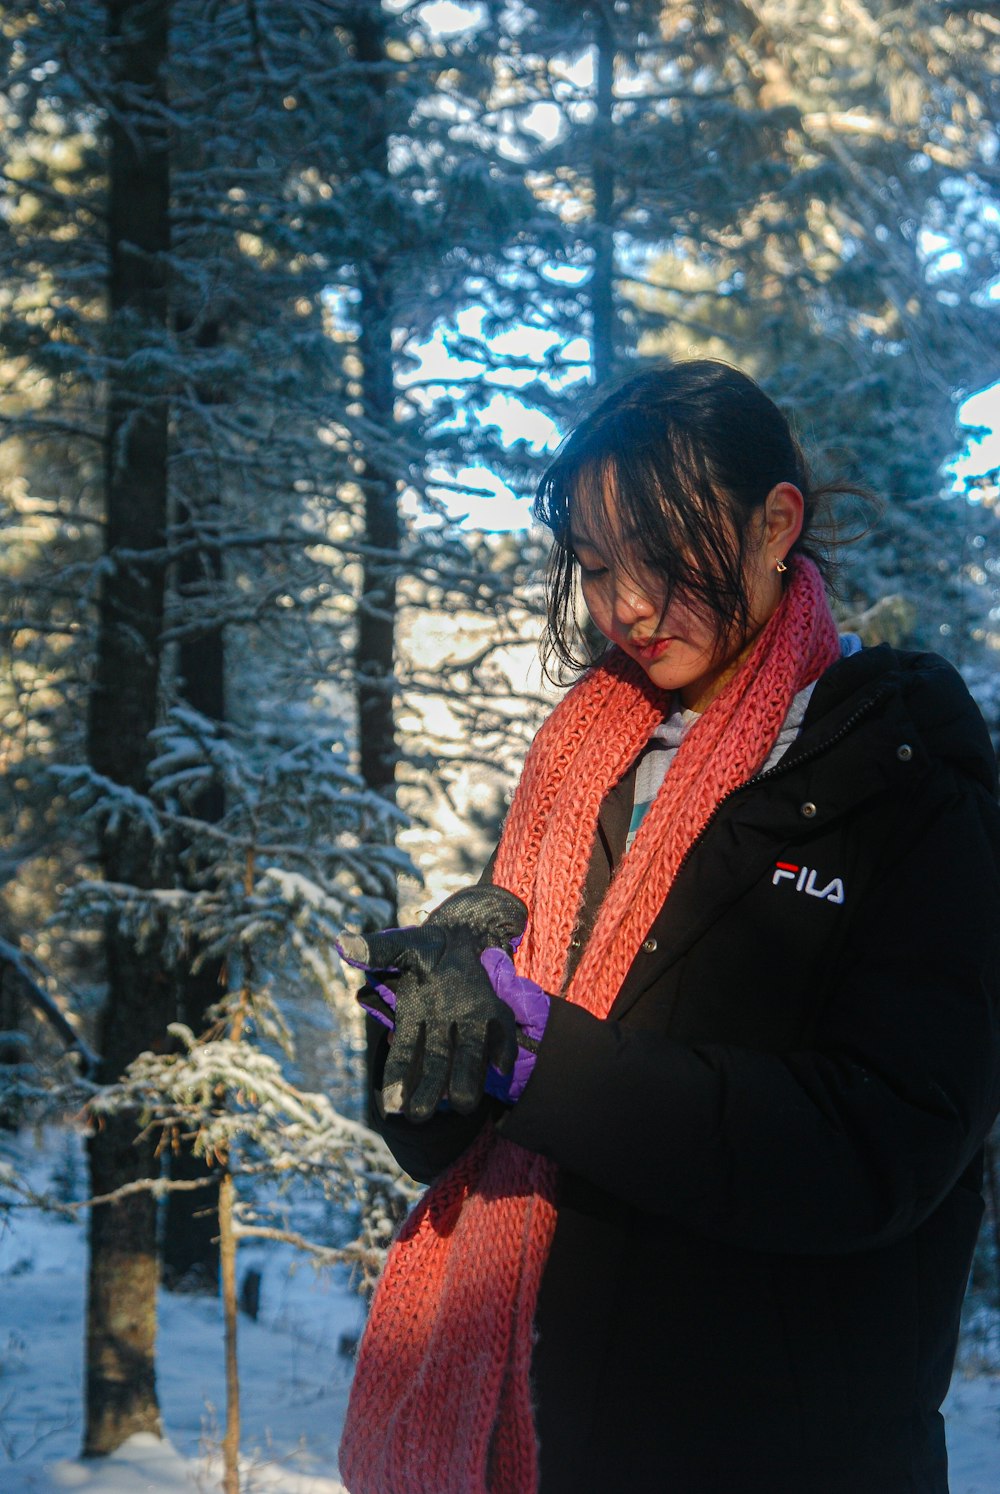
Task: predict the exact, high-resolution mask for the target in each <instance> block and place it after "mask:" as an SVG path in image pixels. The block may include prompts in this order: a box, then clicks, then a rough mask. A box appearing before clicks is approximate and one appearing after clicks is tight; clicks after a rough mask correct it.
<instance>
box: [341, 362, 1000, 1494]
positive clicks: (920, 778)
mask: <svg viewBox="0 0 1000 1494" xmlns="http://www.w3.org/2000/svg"><path fill="white" fill-rule="evenodd" d="M816 497H817V495H816V494H815V493H814V492H813V491H812V489H811V485H810V479H809V474H808V471H807V468H806V465H805V463H804V461H803V458H802V455H801V452H800V450H799V448H798V446H797V444H796V442H795V440H794V438H793V437H792V434H791V432H790V430H789V428H788V425H787V422H786V421H785V420H784V418H783V416H782V415H781V414H780V412H779V411H778V410H777V409H776V408H775V406H774V405H773V404H772V403H771V401H770V400H768V399H767V398H766V396H764V395H763V393H762V392H761V391H760V390H759V389H758V388H757V386H756V385H755V384H754V383H753V382H752V381H751V380H750V379H748V378H746V377H745V376H744V375H742V374H740V373H739V372H737V371H736V370H734V369H731V368H729V367H727V366H725V365H723V364H717V363H709V362H694V363H688V364H680V365H677V366H674V367H672V368H669V369H665V370H658V371H656V372H652V373H643V374H641V375H639V376H638V377H636V378H634V379H632V380H631V381H630V382H628V383H626V384H625V385H624V386H623V387H622V388H620V389H618V390H617V391H616V392H614V393H612V394H611V395H610V396H609V397H608V398H607V399H606V400H605V401H604V403H603V404H601V405H600V406H599V407H598V408H597V409H596V411H595V412H594V413H593V414H592V415H591V416H590V417H589V418H588V419H586V420H585V421H584V422H583V423H582V424H581V425H580V426H579V427H578V429H577V430H576V431H575V432H574V433H573V435H572V436H571V437H570V438H569V440H568V441H567V442H566V443H565V445H564V447H563V448H562V449H561V451H560V453H559V454H558V456H557V457H556V459H555V461H554V463H553V465H552V467H551V469H550V471H549V472H548V474H547V475H546V478H545V479H544V481H543V483H542V487H541V490H540V497H539V503H538V508H539V513H540V515H541V517H542V518H543V519H544V520H545V521H546V522H547V523H548V524H549V525H550V526H551V528H552V531H553V535H554V541H555V544H554V552H553V562H552V566H551V569H550V613H549V628H550V641H551V644H552V646H553V647H554V649H555V651H556V652H557V653H558V654H560V655H561V656H562V657H563V658H564V659H568V658H571V657H572V656H573V648H574V644H575V639H574V636H573V621H572V617H573V605H574V590H575V584H576V581H577V579H579V583H580V586H581V589H582V593H583V599H584V601H585V603H586V606H587V609H588V611H589V613H590V617H591V619H592V621H593V623H594V624H595V626H596V628H597V629H598V630H599V632H600V634H601V635H603V638H604V639H606V640H607V644H608V645H609V646H607V647H606V649H605V651H604V652H603V653H602V655H601V657H600V658H599V660H598V661H597V662H596V663H595V664H594V665H593V666H592V667H591V668H590V669H589V670H588V672H587V673H586V674H585V675H584V676H583V677H582V679H581V680H580V681H579V682H578V683H577V685H576V686H575V687H574V688H573V689H572V690H571V691H570V692H569V693H568V694H567V696H566V697H565V699H564V700H563V701H562V702H561V703H560V704H559V705H558V706H557V707H556V709H555V711H554V712H553V713H552V715H551V717H550V718H549V720H548V721H547V723H546V724H545V726H544V727H543V729H542V731H541V732H540V733H539V735H538V737H537V739H536V741H535V743H534V744H533V746H532V749H531V751H530V752H529V755H528V759H527V762H526V765H525V769H524V773H523V776H522V779H521V783H520V786H519V788H518V791H517V794H516V796H515V799H514V802H513V804H512V807H511V811H510V815H509V816H508V820H507V823H506V825H505V828H504V832H503V836H502V838H501V841H500V845H499V847H498V849H497V852H496V854H495V857H494V859H493V861H492V863H491V867H490V870H489V874H488V880H489V881H490V882H491V883H492V884H493V885H492V886H487V887H483V888H482V889H481V891H480V892H479V893H476V892H473V893H467V894H462V895H461V896H460V899H459V902H460V907H459V909H458V912H457V913H456V912H455V911H454V910H452V911H449V905H448V904H445V905H443V909H442V910H441V911H440V913H439V914H438V915H432V917H431V919H429V920H428V923H427V924H425V925H423V926H421V929H419V930H411V931H407V930H402V931H395V932H394V933H393V934H392V935H390V936H387V938H388V942H385V941H383V942H382V943H381V944H380V943H379V941H378V940H377V939H375V940H372V941H369V945H368V947H367V949H365V950H364V956H365V959H366V961H367V963H368V964H369V965H373V966H378V967H380V968H382V969H385V968H390V967H391V968H392V969H394V970H395V971H397V972H400V971H401V972H402V974H400V975H398V978H397V980H396V981H395V982H394V983H393V984H394V985H395V991H394V992H393V991H392V988H391V985H390V984H389V983H385V982H384V981H383V982H382V984H381V987H380V989H381V995H379V994H376V992H375V991H372V990H369V991H368V992H367V994H366V993H363V998H364V999H365V1001H366V1004H367V1005H368V1006H369V1009H370V1010H372V1011H374V1012H375V1013H376V1014H377V1015H378V1016H379V1017H380V1019H381V1020H382V1021H383V1023H384V1024H385V1025H386V1026H387V1027H392V1026H395V1029H396V1031H395V1037H394V1040H393V1042H392V1043H391V1045H389V1044H388V1043H386V1044H384V1045H383V1047H382V1050H381V1052H380V1054H379V1056H378V1064H377V1066H376V1085H377V1086H378V1085H380V1084H383V1083H384V1088H383V1090H382V1095H383V1103H384V1108H385V1109H386V1110H387V1111H388V1112H389V1113H387V1114H386V1117H385V1120H384V1134H385V1136H386V1138H387V1140H388V1142H389V1144H390V1146H391V1147H392V1148H393V1150H394V1151H395V1153H396V1155H397V1157H398V1158H399V1160H400V1162H401V1163H402V1165H403V1166H404V1167H405V1168H406V1169H407V1171H409V1172H411V1173H412V1174H413V1175H414V1176H415V1177H417V1178H419V1179H421V1180H427V1181H429V1180H432V1179H437V1182H436V1184H435V1186H434V1187H432V1188H431V1189H430V1190H429V1192H428V1193H427V1194H426V1195H425V1197H424V1199H423V1200H422V1202H421V1204H420V1205H419V1206H418V1209H417V1210H416V1211H415V1213H414V1215H413V1216H411V1219H410V1220H409V1221H408V1222H407V1224H406V1225H405V1226H404V1229H403V1232H402V1234H401V1236H400V1239H399V1241H398V1242H397V1243H396V1245H395V1246H394V1248H393V1251H392V1253H391V1255H390V1260H389V1263H388V1265H387V1268H386V1272H385V1274H384V1276H383V1280H382V1282H381V1284H380V1287H379V1290H378V1292H377V1294H376V1299H375V1303H374V1305H373V1310H372V1315H371V1320H370V1324H369V1329H368V1333H367V1335H366V1338H365V1341H364V1343H363V1345H362V1350H361V1354H360V1359H359V1365H358V1372H357V1376H356V1381H355V1386H354V1391H353V1394H352V1401H351V1407H350V1410H349V1414H348V1421H347V1427H346V1430H345V1436H344V1442H343V1445H342V1450H341V1452H342V1456H341V1466H342V1470H343V1474H344V1477H345V1481H346V1483H347V1486H348V1488H349V1489H350V1490H351V1494H374V1491H380V1494H400V1491H409V1490H413V1491H419V1494H470V1491H479V1490H489V1491H490V1494H530V1491H532V1490H534V1489H536V1488H539V1489H540V1490H541V1491H542V1494H563V1491H565V1494H569V1491H572V1494H598V1491H600V1494H610V1491H618V1490H623V1491H624V1490H633V1489H634V1490H639V1489H642V1490H652V1489H661V1488H662V1489H664V1490H666V1491H670V1494H757V1491H760V1494H904V1491H907V1494H910V1491H912V1494H946V1491H947V1487H948V1485H947V1465H946V1455H945V1443H944V1431H943V1424H942V1420H941V1416H940V1412H939V1409H938V1408H939V1406H940V1403H941V1401H942V1399H943V1397H944V1395H945V1392H946V1390H947V1386H948V1381H949V1377H950V1373H951V1367H952V1362H953V1357H954V1350H955V1343H956V1337H957V1329H958V1315H959V1307H960V1303H961V1299H962V1295H963V1290H964V1286H965V1282H966V1278H967V1273H968V1268H969V1263H970V1259H971V1254H972V1249H973V1245H974V1241H975V1237H976V1233H977V1228H978V1224H979V1219H980V1214H981V1209H982V1201H981V1198H980V1183H981V1148H982V1142H983V1139H984V1137H985V1135H986V1132H987V1130H988V1128H989V1126H990V1124H991V1122H992V1120H993V1117H994V1116H995V1114H996V1112H997V1109H998V1107H1000V1058H998V1052H1000V1034H998V992H1000V810H998V807H997V803H996V779H995V764H994V761H993V756H992V752H991V749H990V742H989V738H988V735H987V732H986V730H985V727H984V724H983V722H982V719H981V717H980V716H979V713H978V711H977V710H976V707H975V706H974V704H973V703H972V701H971V699H970V697H969V695H968V693H967V691H966V690H965V687H964V685H963V684H962V682H961V680H960V679H959V677H958V676H957V674H956V673H955V671H954V670H952V669H951V668H950V666H949V665H947V664H946V663H945V662H944V661H943V660H941V659H939V658H936V657H935V656H933V655H927V654H906V653H900V652H897V651H895V650H893V649H890V648H888V647H885V646H880V647H878V648H873V649H865V650H862V649H861V648H860V646H859V645H858V642H857V640H856V639H845V640H841V639H839V638H838V636H837V632H836V628H835V625H834V622H833V619H832V616H831V614H830V610H829V607H828V604H827V601H826V597H825V593H824V589H823V585H822V580H821V576H820V572H819V569H818V568H817V564H816V559H815V557H814V555H813V554H812V553H811V547H810V529H811V525H812V521H813V516H814V512H815V506H816ZM500 888H503V889H507V890H508V891H509V892H510V893H513V894H514V895H516V898H518V899H520V900H521V902H522V903H523V904H524V905H525V907H526V910H527V926H526V930H525V932H524V936H523V938H522V939H521V940H520V943H519V947H517V950H516V956H515V959H514V961H513V962H512V961H511V959H510V958H509V952H510V951H511V950H513V949H514V947H515V945H517V944H518V940H517V934H516V928H517V926H518V925H519V920H518V919H517V917H516V912H517V906H518V905H517V904H514V903H512V902H507V901H505V898H506V894H503V893H500V892H499V891H498V890H497V889H500ZM477 898H482V899H485V900H486V901H485V902H483V903H482V905H481V906H482V911H483V919H482V923H483V924H484V925H490V924H493V925H494V931H493V932H492V933H490V932H489V931H488V930H487V931H486V932H483V929H482V928H481V927H474V926H473V925H474V924H475V919H474V918H472V919H470V918H468V917H466V916H465V915H466V913H467V911H468V908H469V906H476V900H477ZM491 898H496V899H499V902H496V903H493V902H490V901H489V900H490V899H491ZM512 908H513V909H514V912H515V916H514V917H513V919H511V909H512ZM497 918H499V924H498V923H497ZM463 919H464V922H463ZM484 945H491V946H494V947H490V948H486V950H485V952H484V953H482V954H481V951H482V950H483V947H484ZM488 1064H489V1067H487V1065H488ZM484 1086H485V1089H486V1094H485V1095H484V1094H483V1087H484ZM449 1101H450V1103H449ZM432 1111H433V1113H431V1112H432Z"/></svg>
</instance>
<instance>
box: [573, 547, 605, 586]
mask: <svg viewBox="0 0 1000 1494" xmlns="http://www.w3.org/2000/svg"><path fill="white" fill-rule="evenodd" d="M573 559H574V560H575V561H576V563H577V565H578V566H579V567H580V575H581V577H582V578H583V580H584V581H596V580H597V579H598V577H600V576H606V575H607V573H608V568H607V566H606V565H602V564H601V562H600V560H595V561H594V563H593V565H587V563H586V561H585V560H584V559H583V558H582V557H581V555H580V552H579V551H578V550H574V551H573Z"/></svg>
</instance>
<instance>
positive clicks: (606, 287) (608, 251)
mask: <svg viewBox="0 0 1000 1494" xmlns="http://www.w3.org/2000/svg"><path fill="white" fill-rule="evenodd" d="M594 42H595V50H596V52H597V60H596V67H597V97H596V101H595V102H596V114H595V118H594V126H593V142H594V153H593V168H592V169H593V186H594V273H593V277H592V279H591V291H590V297H591V302H590V304H591V314H592V317H593V329H592V353H591V356H592V358H593V368H594V383H595V384H598V385H600V384H603V383H604V382H605V381H606V380H607V379H609V378H610V377H611V376H612V374H613V373H614V370H615V364H616V357H617V347H618V337H617V315H616V309H615V158H614V133H615V125H614V102H615V100H614V88H615V33H614V24H613V16H612V15H611V14H609V8H605V7H604V6H601V7H599V8H598V10H597V14H596V24H595V27H594Z"/></svg>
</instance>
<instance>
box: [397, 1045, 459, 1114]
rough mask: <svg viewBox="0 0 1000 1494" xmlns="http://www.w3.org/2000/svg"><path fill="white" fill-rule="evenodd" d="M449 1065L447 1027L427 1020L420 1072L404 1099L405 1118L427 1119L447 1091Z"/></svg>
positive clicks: (450, 1058) (450, 1059)
mask: <svg viewBox="0 0 1000 1494" xmlns="http://www.w3.org/2000/svg"><path fill="white" fill-rule="evenodd" d="M393 1046H395V1044H394V1045H393ZM451 1065H452V1053H451V1039H450V1034H449V1031H448V1029H447V1028H446V1027H443V1026H442V1025H441V1024H440V1023H436V1022H428V1023H427V1024H426V1027H425V1039H424V1049H423V1055H422V1059H421V1064H420V1075H419V1078H418V1079H417V1080H416V1082H415V1084H414V1085H413V1087H412V1090H410V1091H409V1092H408V1093H407V1095H406V1097H405V1099H404V1101H403V1114H404V1115H405V1116H406V1118H407V1120H411V1121H414V1122H416V1123H417V1124H419V1123H420V1122H421V1121H425V1120H429V1119H430V1117H431V1116H432V1115H433V1114H434V1112H435V1110H436V1109H437V1108H438V1106H439V1105H440V1103H441V1101H442V1100H443V1099H444V1097H445V1095H446V1094H447V1093H448V1089H449V1081H450V1075H451Z"/></svg>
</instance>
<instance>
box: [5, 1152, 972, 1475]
mask: <svg viewBox="0 0 1000 1494" xmlns="http://www.w3.org/2000/svg"><path fill="white" fill-rule="evenodd" d="M8 1151H13V1156H12V1158H11V1160H14V1161H15V1162H16V1163H17V1165H18V1169H19V1171H21V1172H22V1173H25V1174H27V1176H28V1177H29V1178H30V1180H31V1182H32V1183H33V1185H34V1186H36V1187H39V1188H41V1187H52V1186H53V1185H54V1182H55V1178H56V1175H57V1173H58V1172H59V1171H60V1170H61V1171H62V1172H63V1173H65V1170H66V1166H67V1158H68V1159H69V1163H70V1169H71V1170H72V1166H73V1165H74V1156H73V1153H72V1151H71V1150H68V1144H67V1141H66V1138H65V1135H63V1134H60V1133H53V1132H49V1133H47V1134H46V1135H45V1136H43V1137H41V1138H39V1139H38V1140H37V1141H36V1140H33V1139H32V1138H31V1137H29V1136H24V1137H22V1138H19V1139H18V1141H17V1142H16V1143H14V1144H13V1145H12V1146H11V1145H10V1144H8ZM75 1165H76V1166H77V1167H80V1168H81V1169H82V1163H81V1162H80V1161H79V1158H78V1157H77V1158H76V1159H75ZM80 1178H81V1182H82V1171H81V1173H80ZM85 1233H86V1232H85V1225H84V1222H83V1220H82V1218H79V1219H75V1220H63V1219H59V1218H53V1217H52V1216H42V1215H40V1214H38V1213H37V1212H35V1211H31V1210H26V1211H23V1212H22V1211H20V1210H19V1211H17V1212H16V1215H15V1217H14V1218H13V1219H12V1221H11V1222H10V1224H9V1225H8V1226H6V1227H5V1226H3V1225H0V1489H2V1490H3V1494H60V1491H62V1490H72V1491H83V1494H180V1491H183V1494H188V1491H200V1494H214V1491H217V1490H219V1489H220V1488H221V1461H220V1454H219V1446H220V1442H221V1437H222V1432H223V1421H224V1415H223V1408H224V1406H225V1387H224V1380H223V1364H222V1314H221V1309H220V1306H219V1304H218V1302H217V1301H215V1300H213V1299H209V1298H205V1297H197V1296H189V1295H185V1294H176V1293H170V1292H163V1293H161V1298H160V1332H159V1350H158V1360H157V1364H158V1385H159V1395H160V1405H161V1410H162V1414H163V1421H164V1431H165V1437H164V1439H163V1440H160V1439H159V1438H157V1437H154V1436H151V1435H149V1434H146V1433H143V1434H138V1435H136V1436H133V1437H131V1438H130V1439H129V1440H128V1442H126V1443H125V1444H124V1446H123V1447H121V1448H119V1450H118V1451H117V1452H116V1453H115V1454H114V1456H113V1457H110V1458H102V1459H94V1460H84V1459H80V1458H79V1448H80V1442H81V1437H82V1368H83V1314H84V1294H85V1275H86V1239H85ZM249 1266H254V1267H256V1268H257V1269H258V1270H259V1271H261V1273H262V1278H263V1282H262V1296H261V1313H260V1317H259V1318H258V1320H257V1321H256V1322H252V1321H251V1320H250V1319H249V1318H246V1317H245V1316H242V1315H241V1317H240V1322H239V1358H240V1372H241V1395H242V1426H243V1440H242V1474H241V1487H242V1489H243V1491H244V1494H275V1491H281V1494H345V1491H344V1489H343V1486H342V1485H341V1484H340V1483H339V1482H338V1478H337V1443H338V1441H339V1438H340V1428H341V1425H342V1422H343V1417H344V1411H345V1408H346V1404H347V1392H348V1388H349V1384H350V1358H349V1357H348V1355H347V1353H345V1352H341V1349H340V1345H341V1342H342V1340H343V1341H344V1342H345V1344H346V1343H347V1342H348V1341H350V1340H353V1339H354V1338H355V1337H356V1335H357V1333H358V1332H359V1330H360V1327H361V1323H362V1310H361V1306H360V1304H359V1302H358V1299H357V1298H356V1297H355V1296H354V1295H353V1293H352V1292H351V1291H350V1289H349V1286H348V1284H347V1282H346V1278H342V1277H338V1276H336V1275H334V1274H332V1273H329V1272H326V1273H323V1274H317V1273H316V1272H314V1271H313V1269H312V1267H311V1266H309V1265H307V1264H301V1263H300V1258H298V1257H296V1256H295V1255H293V1254H292V1253H291V1252H290V1251H288V1250H287V1249H286V1248H284V1247H276V1248H268V1249H266V1250H265V1249H262V1248H261V1247H259V1246H256V1245H253V1246H244V1247H242V1248H241V1250H240V1256H239V1262H238V1273H239V1276H240V1277H241V1278H242V1274H243V1272H244V1271H245V1270H246V1269H247V1268H248V1267H249ZM945 1412H946V1416H947V1421H948V1444H949V1455H950V1463H951V1494H996V1490H997V1487H998V1485H1000V1376H977V1377H975V1378H970V1379H965V1378H961V1377H956V1380H955V1382H954V1384H953V1386H952V1389H951V1393H950V1395H949V1397H948V1400H947V1402H946V1404H945Z"/></svg>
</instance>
